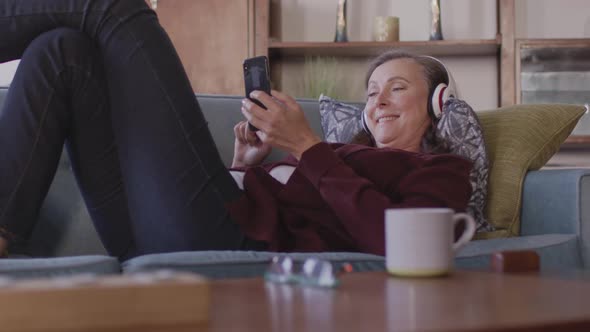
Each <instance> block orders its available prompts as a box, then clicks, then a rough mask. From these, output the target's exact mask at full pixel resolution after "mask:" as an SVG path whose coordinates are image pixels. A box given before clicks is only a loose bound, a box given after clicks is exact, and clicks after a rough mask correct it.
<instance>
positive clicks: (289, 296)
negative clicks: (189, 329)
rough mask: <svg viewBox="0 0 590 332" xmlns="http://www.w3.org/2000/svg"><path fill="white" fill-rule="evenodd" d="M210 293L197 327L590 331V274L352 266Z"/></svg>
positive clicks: (220, 286) (227, 285)
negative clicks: (413, 274) (310, 281)
mask: <svg viewBox="0 0 590 332" xmlns="http://www.w3.org/2000/svg"><path fill="white" fill-rule="evenodd" d="M211 298H212V307H211V321H210V323H209V325H208V326H207V327H203V328H202V330H203V331H257V332H259V331H338V332H342V331H590V282H588V281H581V280H567V279H566V280H564V279H557V278H553V277H543V276H538V275H510V274H495V273H487V272H471V271H457V272H455V273H454V274H453V275H452V276H451V277H446V278H436V279H401V278H393V277H390V276H388V275H387V274H386V273H351V274H348V275H345V276H343V277H342V284H341V285H340V287H338V288H337V289H333V290H330V289H317V288H302V287H299V286H289V285H280V284H271V283H265V282H264V281H263V280H262V279H241V280H225V281H216V282H213V283H212V293H211Z"/></svg>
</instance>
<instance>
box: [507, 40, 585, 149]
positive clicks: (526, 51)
mask: <svg viewBox="0 0 590 332" xmlns="http://www.w3.org/2000/svg"><path fill="white" fill-rule="evenodd" d="M515 51H516V52H515V57H516V59H515V60H516V61H515V64H516V103H517V104H548V103H560V104H583V105H589V104H590V39H519V40H516V47H515ZM565 144H566V145H579V144H583V145H590V114H588V113H586V114H584V115H583V116H582V118H581V119H580V121H579V122H578V125H577V126H576V128H574V130H573V131H572V134H571V135H570V137H568V139H567V140H566V142H565Z"/></svg>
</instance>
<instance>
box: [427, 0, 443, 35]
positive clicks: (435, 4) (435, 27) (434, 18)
mask: <svg viewBox="0 0 590 332" xmlns="http://www.w3.org/2000/svg"><path fill="white" fill-rule="evenodd" d="M442 39H443V35H442V27H441V23H440V0H430V40H442Z"/></svg>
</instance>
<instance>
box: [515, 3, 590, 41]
mask: <svg viewBox="0 0 590 332" xmlns="http://www.w3.org/2000/svg"><path fill="white" fill-rule="evenodd" d="M556 14H557V15H556ZM516 17H517V18H518V20H517V21H516V37H517V38H590V1H588V0H517V1H516Z"/></svg>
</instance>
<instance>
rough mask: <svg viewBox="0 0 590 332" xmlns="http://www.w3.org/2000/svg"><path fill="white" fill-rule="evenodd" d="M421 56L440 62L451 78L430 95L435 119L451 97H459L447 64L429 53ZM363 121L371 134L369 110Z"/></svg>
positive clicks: (430, 109)
mask: <svg viewBox="0 0 590 332" xmlns="http://www.w3.org/2000/svg"><path fill="white" fill-rule="evenodd" d="M420 57H424V58H428V59H431V60H433V61H436V62H438V63H439V64H440V65H441V66H442V67H443V68H444V69H445V72H446V73H447V78H448V79H449V84H445V83H439V84H438V85H437V86H436V88H434V91H433V93H432V96H431V97H430V102H429V103H428V114H429V115H430V117H431V118H432V119H434V120H436V119H440V117H441V116H442V112H443V106H444V104H445V102H446V101H447V100H449V99H451V98H458V95H457V89H456V85H455V80H454V79H453V76H452V75H451V72H450V71H449V70H448V69H447V66H445V64H444V63H442V61H440V60H439V59H437V58H435V57H431V56H429V55H421V56H420ZM361 122H362V125H363V129H364V130H365V132H367V133H368V134H369V135H371V131H370V130H369V125H368V120H367V112H365V111H363V116H362V117H361Z"/></svg>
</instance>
